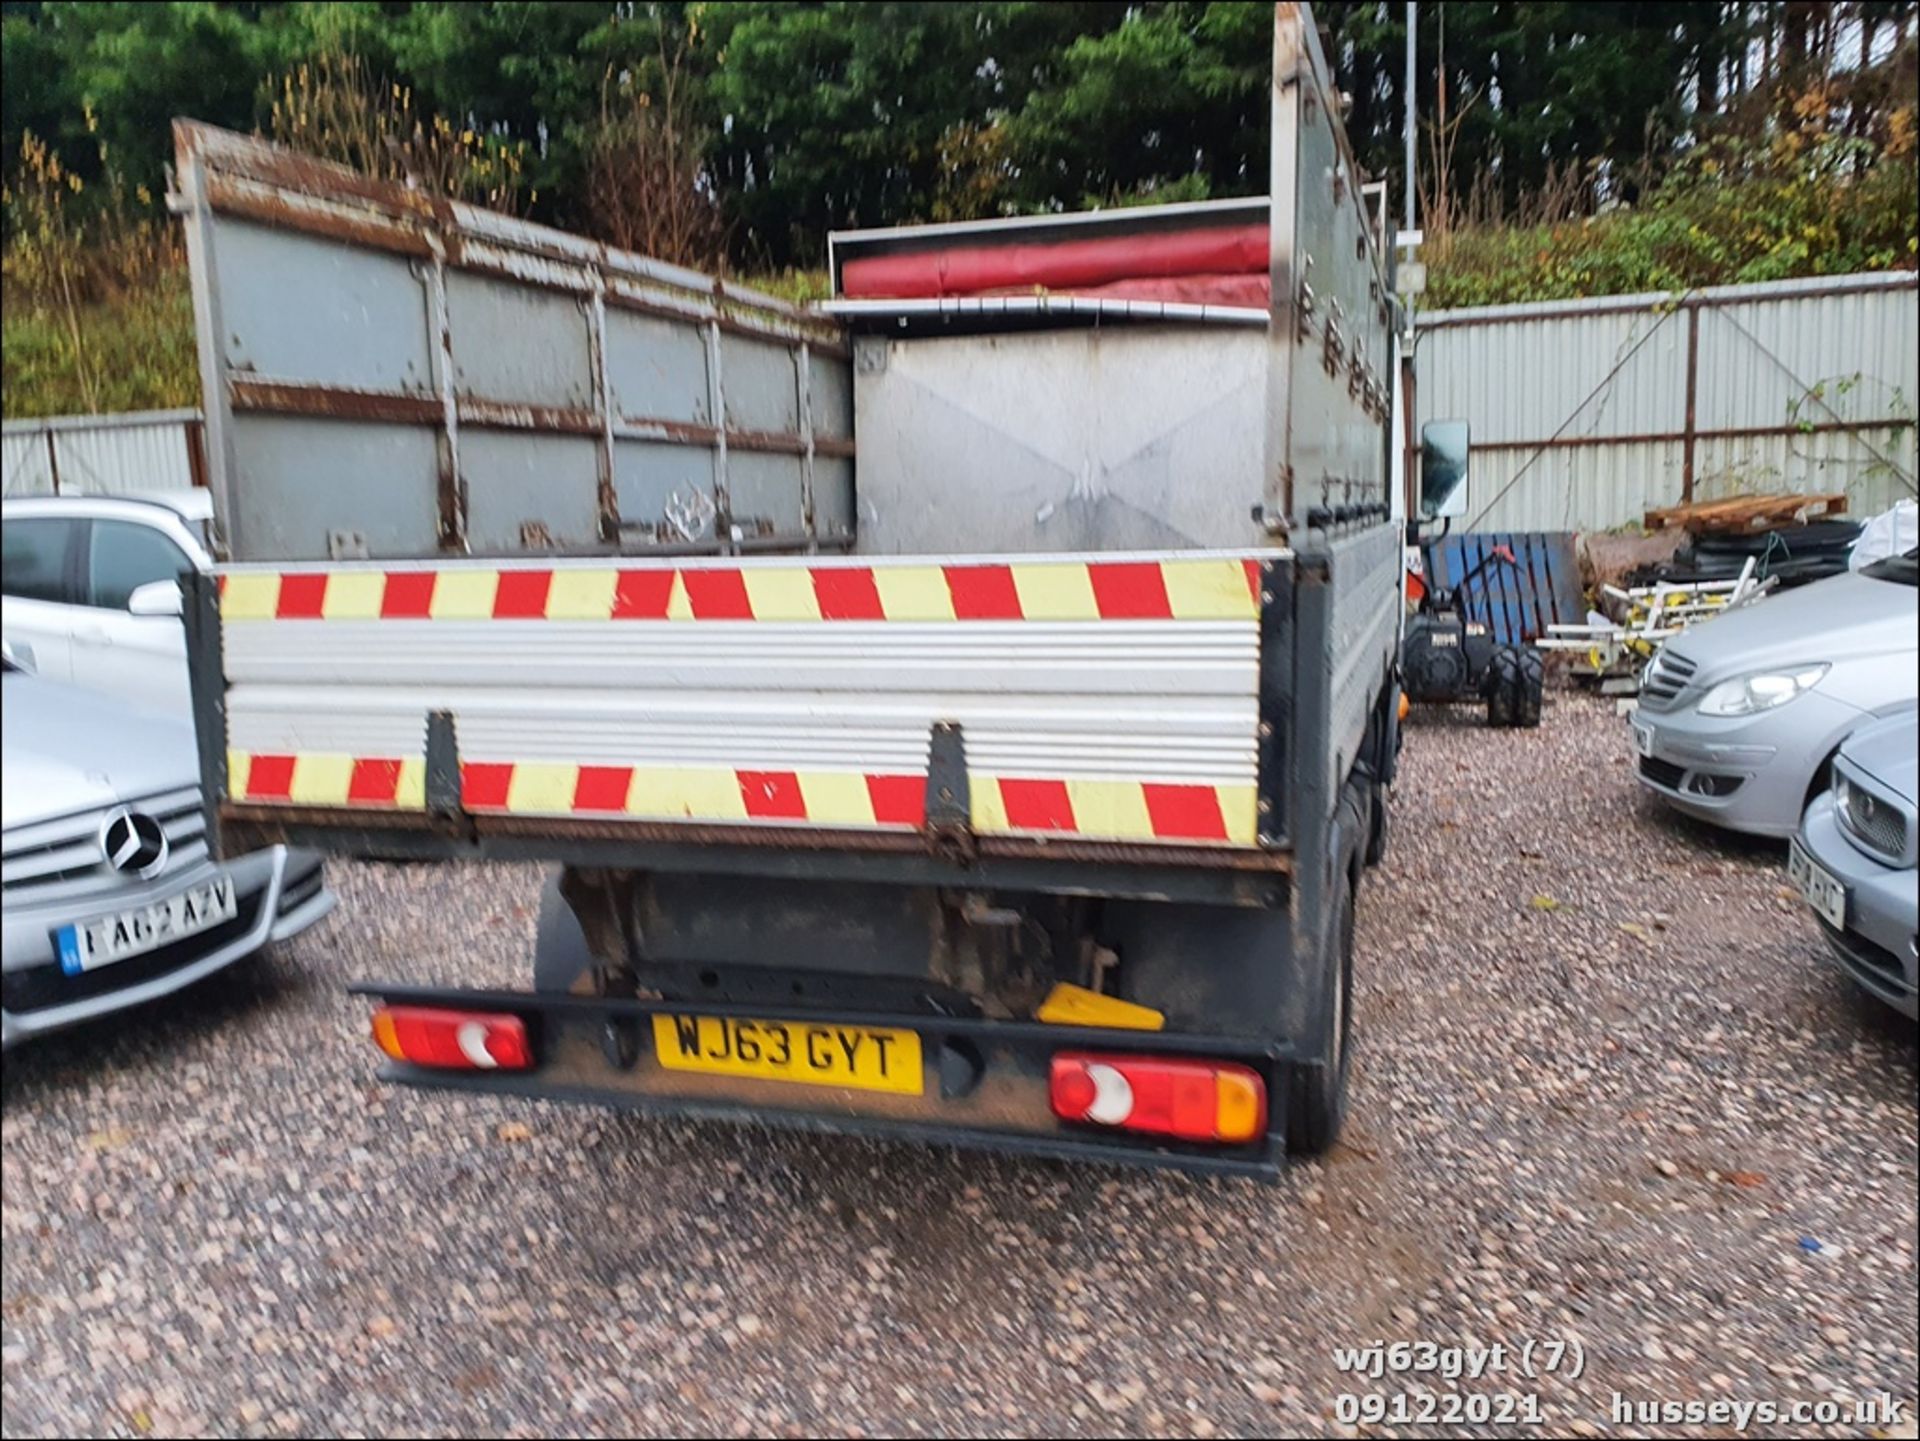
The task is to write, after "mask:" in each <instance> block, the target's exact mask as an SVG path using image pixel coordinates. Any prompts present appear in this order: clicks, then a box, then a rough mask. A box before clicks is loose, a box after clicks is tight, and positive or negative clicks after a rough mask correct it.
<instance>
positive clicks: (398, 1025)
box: [373, 1006, 533, 1071]
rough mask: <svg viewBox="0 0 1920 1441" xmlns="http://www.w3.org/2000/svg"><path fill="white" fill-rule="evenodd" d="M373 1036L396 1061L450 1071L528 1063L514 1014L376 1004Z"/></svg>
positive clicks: (523, 1033) (522, 1026)
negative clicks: (377, 1005)
mask: <svg viewBox="0 0 1920 1441" xmlns="http://www.w3.org/2000/svg"><path fill="white" fill-rule="evenodd" d="M373 1039H374V1041H375V1043H376V1044H377V1045H378V1046H379V1047H380V1049H381V1050H383V1051H385V1052H386V1053H387V1054H388V1055H389V1056H392V1057H393V1058H394V1060H396V1061H407V1062H410V1063H411V1064H413V1065H416V1066H437V1067H439V1068H441V1069H442V1070H451V1071H524V1070H527V1069H529V1068H530V1067H531V1066H532V1065H533V1051H532V1049H531V1048H530V1047H529V1046H528V1045H527V1027H526V1023H525V1022H524V1021H522V1020H521V1019H520V1018H519V1017H518V1016H508V1015H500V1014H497V1013H489V1012H482V1011H444V1010H440V1009H437V1008H435V1007H431V1006H382V1007H380V1009H379V1010H377V1011H375V1012H374V1013H373Z"/></svg>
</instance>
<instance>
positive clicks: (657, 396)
mask: <svg viewBox="0 0 1920 1441" xmlns="http://www.w3.org/2000/svg"><path fill="white" fill-rule="evenodd" d="M842 368H843V369H844V367H842ZM607 378H608V380H609V381H610V382H611V384H612V387H613V399H614V407H615V409H616V410H617V412H618V413H619V414H620V415H622V416H625V417H627V418H629V419H633V420H678V421H685V422H687V423H689V424H693V425H711V424H712V423H713V405H712V402H711V401H710V400H709V398H708V395H707V353H706V345H705V341H704V340H703V339H702V337H701V334H700V332H699V331H698V330H697V329H695V328H694V327H692V326H689V325H686V324H684V323H683V322H680V321H677V320H664V319H662V318H661V317H659V316H657V315H640V314H636V313H635V312H632V311H625V310H620V309H617V308H615V309H610V310H609V311H608V312H607Z"/></svg>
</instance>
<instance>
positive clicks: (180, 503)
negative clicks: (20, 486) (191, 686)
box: [0, 490, 213, 718]
mask: <svg viewBox="0 0 1920 1441" xmlns="http://www.w3.org/2000/svg"><path fill="white" fill-rule="evenodd" d="M212 517H213V504H212V499H211V497H210V496H209V494H208V492H206V491H204V490H187V491H169V492H159V491H156V492H154V493H152V494H150V495H148V496H144V497H140V498H132V497H127V498H118V497H107V496H38V497H29V498H24V499H19V500H8V501H5V502H0V634H3V635H4V636H5V637H6V639H7V641H8V642H9V643H10V644H11V645H13V647H14V648H15V650H16V651H17V652H18V653H20V654H22V655H28V654H30V655H31V656H32V663H33V668H34V671H35V672H36V673H37V674H38V675H40V676H42V677H43V678H45V679H47V680H50V681H59V682H63V683H69V684H72V685H77V686H83V687H85V688H86V689H88V690H94V691H101V692H104V693H106V694H108V695H111V696H115V697H117V698H119V699H121V700H124V701H127V702H129V703H130V704H132V705H134V706H137V707H139V708H141V709H143V710H149V711H158V712H161V713H163V714H168V715H175V716H180V717H182V718H185V717H186V716H188V715H189V714H190V713H191V703H190V698H189V693H188V689H187V642H186V631H185V628H184V627H183V626H182V625H181V622H180V589H179V585H178V578H179V575H180V573H181V572H182V571H184V570H205V569H206V568H208V567H209V566H211V565H212V563H213V560H212V556H211V554H210V553H209V549H208V526H209V524H210V522H211V520H212Z"/></svg>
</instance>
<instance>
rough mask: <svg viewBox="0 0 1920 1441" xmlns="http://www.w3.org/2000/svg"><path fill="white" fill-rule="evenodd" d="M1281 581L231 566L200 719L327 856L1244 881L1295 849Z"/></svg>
mask: <svg viewBox="0 0 1920 1441" xmlns="http://www.w3.org/2000/svg"><path fill="white" fill-rule="evenodd" d="M1289 564H1290V561H1289V559H1288V558H1287V557H1286V556H1285V554H1284V553H1277V552H1272V551H1268V552H1249V553H1241V554H1216V553H1204V552H1179V553H1171V554H1160V555H1135V556H1129V555H1115V556H1104V555H1103V556H1101V557H1099V558H1097V559H1093V558H1087V557H1035V558H1032V559H1026V558H1021V559H1018V560H1013V561H1005V560H1000V559H995V558H984V557H972V558H955V557H943V558H939V559H937V560H915V559H912V558H904V559H890V560H884V561H882V560H873V561H867V560H850V559H828V558H815V559H812V560H797V559H774V558H765V559H750V560H684V561H680V562H676V563H659V562H655V563H645V562H622V563H620V564H617V565H616V564H606V563H596V562H591V561H560V562H554V563H552V564H547V565H538V566H536V565H532V564H528V563H525V562H514V563H500V564H495V563H481V562H458V563H456V562H447V563H440V564H426V565H423V564H396V565H393V566H369V565H337V566H327V567H317V566H271V567H263V566H246V565H239V566H225V567H222V568H221V569H220V571H219V574H218V577H217V581H216V584H217V587H218V601H217V617H218V631H219V635H220V653H221V667H220V671H219V675H218V682H217V683H218V697H217V699H218V710H217V713H215V711H214V710H213V709H212V708H211V707H210V706H208V707H205V708H203V716H202V720H203V724H204V725H205V726H207V727H216V726H217V727H221V728H222V729H221V730H220V731H219V732H217V733H220V734H223V735H224V756H223V758H222V759H223V763H224V776H223V777H222V778H221V779H222V780H223V782H224V783H223V785H222V790H223V792H224V794H225V796H226V797H227V800H228V802H229V804H230V805H231V806H237V807H242V808H245V809H247V810H258V811H261V812H271V811H273V810H274V809H275V808H285V809H286V810H287V811H289V812H292V811H297V812H298V813H299V815H300V817H301V820H302V823H303V826H304V828H305V829H306V831H307V833H309V834H311V833H312V831H313V830H314V829H315V828H318V827H322V826H323V825H324V824H325V818H327V817H332V818H333V819H335V820H336V821H337V822H338V823H339V824H340V825H341V826H343V827H345V828H346V829H347V830H349V831H351V832H354V833H359V832H362V831H364V829H365V823H366V822H369V821H376V822H377V823H378V824H379V825H380V826H382V827H385V828H388V829H392V828H396V827H399V828H405V827H407V826H412V827H415V828H417V829H420V830H423V831H427V830H432V829H433V828H434V826H435V824H436V822H437V821H445V820H446V819H447V818H448V817H449V816H454V815H458V816H464V817H467V818H482V817H489V818H497V819H507V820H511V821H516V822H521V823H523V824H522V826H521V828H520V833H521V834H522V835H526V836H533V837H537V836H538V835H539V834H540V823H541V822H542V821H543V820H569V821H583V820H586V821H594V822H598V823H601V824H602V825H603V826H606V827H611V828H612V831H613V833H616V834H617V832H618V827H619V826H620V825H621V824H623V823H634V824H636V825H638V826H642V827H646V828H647V830H646V834H648V835H657V836H660V837H663V838H672V837H674V836H675V834H676V828H679V833H680V834H682V835H684V837H685V839H687V840H688V841H690V842H698V841H713V840H728V841H735V842H740V843H744V844H752V843H754V842H755V840H756V839H774V838H777V839H778V840H780V841H781V842H786V841H790V840H792V839H793V838H794V835H795V833H796V832H804V833H806V842H805V843H806V844H807V845H808V846H809V847H811V848H815V849H833V848H835V847H837V846H852V847H855V848H858V847H860V846H861V845H863V844H866V843H870V842H871V841H872V840H873V839H874V838H875V837H885V836H889V835H891V836H893V837H896V838H902V839H904V838H909V837H916V838H924V837H931V838H934V839H936V840H937V839H938V837H939V836H940V835H941V834H943V833H944V834H947V835H948V837H949V839H951V840H953V841H954V843H956V844H958V845H960V846H962V847H965V846H968V845H971V844H973V843H974V842H975V841H976V840H977V839H979V838H985V837H1004V838H1013V839H1018V840H1024V841H1028V842H1032V843H1035V844H1037V845H1042V846H1046V845H1052V846H1070V845H1072V844H1074V843H1082V844H1089V845H1099V846H1103V847H1108V848H1113V849H1115V850H1116V853H1118V851H1119V850H1124V849H1125V848H1131V847H1138V848H1143V849H1144V850H1148V851H1155V852H1166V853H1168V854H1169V855H1174V856H1181V857H1183V858H1184V859H1186V860H1187V861H1189V862H1191V863H1195V864H1207V863H1213V862H1214V861H1216V860H1219V861H1224V862H1226V863H1229V864H1245V862H1246V861H1247V860H1248V859H1250V858H1253V857H1257V856H1259V855H1261V854H1262V853H1263V851H1271V850H1272V849H1274V848H1275V846H1276V843H1277V842H1278V841H1279V839H1280V837H1279V834H1278V826H1277V825H1275V824H1268V825H1266V826H1264V827H1263V825H1262V823H1261V810H1260V801H1261V796H1262V766H1263V763H1264V764H1265V765H1266V766H1267V767H1268V768H1269V784H1268V790H1269V791H1272V789H1273V787H1272V784H1271V776H1272V773H1273V768H1274V767H1276V766H1278V765H1279V764H1280V763H1281V761H1280V750H1279V749H1278V748H1276V747H1275V746H1274V745H1273V744H1272V742H1273V740H1274V738H1275V736H1276V727H1275V725H1274V723H1273V722H1274V719H1275V718H1274V717H1273V716H1271V715H1269V716H1268V717H1267V725H1266V733H1265V736H1264V737H1263V735H1262V704H1263V703H1262V695H1263V666H1265V667H1266V668H1267V670H1268V671H1269V672H1278V671H1279V670H1280V669H1281V668H1283V667H1284V666H1285V665H1286V664H1287V660H1286V658H1285V657H1283V656H1279V655H1277V654H1276V653H1275V646H1276V644H1279V643H1280V642H1279V640H1277V637H1278V636H1279V635H1280V631H1279V629H1278V628H1277V627H1275V626H1274V625H1272V624H1270V623H1269V624H1266V625H1264V626H1263V606H1265V607H1268V608H1271V607H1274V606H1277V605H1280V604H1282V603H1283V599H1284V598H1285V597H1286V595H1287V593H1288V590H1289V586H1288V584H1287V581H1286V577H1285V574H1284V572H1285V569H1286V567H1287V566H1288V565H1289ZM1276 572H1280V574H1279V575H1278V576H1276ZM1263 597H1265V598H1266V599H1265V600H1264V601H1263ZM207 679H208V682H209V684H211V683H212V682H213V677H211V676H209V677H208V678H207ZM1277 691H1284V687H1276V686H1275V685H1274V684H1273V683H1272V681H1271V680H1268V682H1267V683H1266V685H1265V692H1266V694H1267V696H1268V698H1269V702H1271V700H1272V698H1273V697H1274V696H1275V694H1276V692H1277ZM205 699H206V700H207V701H211V700H212V699H213V698H212V697H207V698H205ZM1270 708H1271V706H1270V704H1269V709H1270ZM435 716H440V717H444V720H443V721H441V722H440V723H439V724H440V726H441V727H442V728H443V730H444V732H445V737H446V739H445V741H444V742H443V743H442V744H444V745H445V746H446V747H447V748H448V749H449V752H450V753H449V754H448V755H447V756H446V757H443V760H451V761H454V762H455V763H456V764H457V770H456V771H455V773H454V774H455V775H456V776H457V786H453V785H450V786H448V787H447V788H446V790H447V792H448V793H446V794H436V787H435V785H434V784H433V782H432V780H431V779H430V777H431V773H432V772H433V771H434V769H435V761H436V758H435V755H434V748H435V742H434V741H433V740H432V739H431V733H432V731H433V729H434V727H433V726H432V725H430V723H429V718H430V717H435ZM1263 739H1264V740H1265V741H1266V742H1267V744H1266V745H1265V746H1264V748H1263ZM1268 813H1269V814H1271V807H1269V812H1268ZM635 834H639V832H635ZM1263 834H1264V842H1263ZM333 848H336V849H338V848H345V847H344V845H336V846H334V847H333Z"/></svg>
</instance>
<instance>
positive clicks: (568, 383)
mask: <svg viewBox="0 0 1920 1441" xmlns="http://www.w3.org/2000/svg"><path fill="white" fill-rule="evenodd" d="M174 153H175V167H176V171H177V174H178V176H179V193H178V195H177V197H176V205H177V208H178V209H179V210H180V211H181V213H182V214H183V215H184V218H185V221H186V235H187V253H188V263H189V268H190V271H191V275H192V281H193V292H194V307H195V317H196V329H197V331H198V334H199V344H200V351H199V355H200V377H201V389H202V396H203V401H204V405H205V412H206V418H207V442H208V458H209V461H210V462H211V470H212V476H211V479H212V485H213V489H214V492H215V496H216V499H217V501H218V505H219V515H220V526H221V540H222V542H223V544H224V545H225V547H226V549H227V553H228V554H230V555H231V556H233V557H235V558H244V559H247V560H329V559H351V558H359V557H373V558H376V559H390V558H398V557H404V556H415V557H425V556H434V555H518V554H528V553H533V554H540V553H568V552H571V553H575V554H578V553H582V552H592V551H601V552H608V553H611V552H615V551H622V550H624V551H642V552H644V551H647V550H662V551H665V552H667V553H669V554H672V553H679V552H721V551H731V550H735V549H739V548H743V547H744V548H756V547H757V548H763V549H764V548H779V547H785V548H802V549H804V548H808V547H813V546H820V547H826V548H844V547H845V546H846V545H848V544H849V543H850V542H851V540H852V536H853V393H852V380H851V375H850V364H851V362H850V358H849V355H848V352H847V348H846V343H845V339H844V337H843V336H842V335H841V334H840V332H839V329H838V327H837V326H835V325H834V324H833V323H831V322H829V321H824V320H822V319H821V318H820V317H818V316H811V315H808V314H807V313H806V312H804V311H802V310H799V309H797V308H795V307H793V306H790V305H787V304H785V303H784V302H782V301H779V300H776V299H775V298H773V297H772V296H768V295H762V294H760V293H758V292H756V291H752V290H748V289H745V288H743V287H741V286H738V285H735V284H731V283H729V282H723V281H720V280H717V279H715V278H713V277H711V276H706V275H701V274H698V273H696V272H694V271H690V270H685V269H682V268H681V267H679V266H675V265H667V264H663V263H662V262H660V261H656V260H650V259H648V258H646V257H644V256H640V255H634V254H632V253H630V252H626V251H620V250H615V249H613V248H612V247H610V246H605V245H601V244H598V243H596V242H593V241H589V240H585V239H583V238H581V237H579V236H575V235H568V234H565V233H563V232H561V231H557V230H550V229H548V228H547V227H545V226H541V225H535V224H533V223H531V222H528V221H524V220H518V219H514V218H512V217H509V216H505V215H499V214H496V213H494V212H492V211H487V210H481V209H479V208H477V207H474V206H470V205H464V204H461V203H459V202H457V201H450V200H446V199H443V198H439V197H432V198H429V197H428V196H426V195H423V194H420V193H419V192H416V191H409V190H406V189H404V188H402V187H399V186H395V185H389V184H382V183H380V182H377V181H373V180H370V179H368V178H367V177H365V176H363V175H360V174H357V173H356V172H354V171H352V170H349V169H347V168H345V167H343V166H339V165H333V164H329V163H327V162H325V161H321V160H317V159H314V158H313V157H311V156H305V155H299V154H295V153H293V152H291V151H287V150H284V149H281V148H280V147H278V146H275V145H270V144H268V143H266V142H265V141H261V140H256V139H251V138H249V137H247V136H244V135H236V134H234V133H232V132H230V131H225V130H219V129H216V128H214V127H212V126H208V125H201V124H196V123H194V122H191V121H179V122H176V124H175V127H174Z"/></svg>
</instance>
